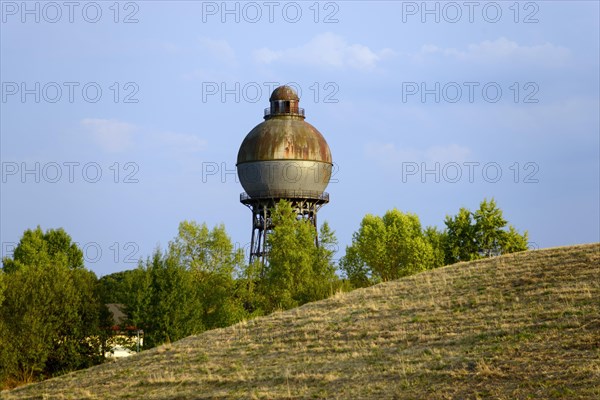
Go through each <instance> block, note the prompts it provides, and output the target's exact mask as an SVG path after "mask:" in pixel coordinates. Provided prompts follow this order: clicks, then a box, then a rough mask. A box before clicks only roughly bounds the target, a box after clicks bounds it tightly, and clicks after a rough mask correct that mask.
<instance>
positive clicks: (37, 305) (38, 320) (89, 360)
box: [0, 227, 102, 382]
mask: <svg viewBox="0 0 600 400" xmlns="http://www.w3.org/2000/svg"><path fill="white" fill-rule="evenodd" d="M3 264H4V267H3V270H4V271H3V273H2V281H3V286H4V287H5V289H4V291H3V296H2V297H3V300H2V307H1V308H0V333H1V337H0V343H1V344H2V346H0V360H1V361H2V363H1V364H2V369H1V370H0V377H1V378H2V379H3V380H4V382H7V381H13V382H30V381H33V380H35V379H37V378H39V377H45V376H53V375H56V374H59V373H62V372H67V371H71V370H74V369H78V368H84V367H87V366H90V365H93V364H96V363H98V362H100V361H101V360H102V354H101V349H100V346H99V343H98V341H96V340H95V339H96V338H97V337H98V330H99V315H100V311H101V307H102V304H101V303H100V300H99V298H98V296H97V293H96V281H97V280H96V276H95V275H94V274H93V273H92V272H90V271H88V270H86V269H85V268H84V267H83V266H82V253H81V251H80V250H79V249H78V248H77V246H76V245H75V244H74V243H72V242H71V238H70V237H69V236H68V235H67V234H66V232H65V231H64V230H62V229H58V230H48V231H47V232H46V233H43V232H42V230H41V229H40V228H39V227H38V228H37V229H36V230H33V231H32V230H27V231H25V233H24V235H23V237H22V238H21V240H20V242H19V244H18V246H17V248H16V249H15V252H14V253H13V258H9V257H7V258H5V259H4V260H3Z"/></svg>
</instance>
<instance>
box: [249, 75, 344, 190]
mask: <svg viewBox="0 0 600 400" xmlns="http://www.w3.org/2000/svg"><path fill="white" fill-rule="evenodd" d="M269 101H270V102H271V106H270V107H269V108H267V109H265V116H264V119H265V120H264V121H263V122H261V123H260V124H258V125H257V126H255V127H254V129H252V130H251V131H250V133H248V135H246V138H245V139H244V140H243V142H242V145H241V146H240V150H239V152H238V157H237V172H238V176H239V178H240V182H241V184H242V186H243V187H244V190H245V191H246V193H247V195H248V196H249V197H250V198H263V197H275V198H298V197H299V198H302V197H306V198H318V197H319V196H321V195H322V194H323V192H324V191H325V188H326V187H327V184H328V183H329V179H330V177H331V169H332V166H333V164H332V160H331V152H330V150H329V146H328V145H327V142H326V141H325V138H324V137H323V135H322V134H321V133H320V132H319V131H318V130H317V129H316V128H315V127H314V126H312V125H311V124H309V123H308V122H306V121H305V120H304V110H303V109H302V108H300V107H298V103H299V98H298V95H297V94H296V92H295V91H294V89H292V88H291V87H289V86H280V87H278V88H276V89H275V90H274V91H273V93H272V94H271V97H270V98H269Z"/></svg>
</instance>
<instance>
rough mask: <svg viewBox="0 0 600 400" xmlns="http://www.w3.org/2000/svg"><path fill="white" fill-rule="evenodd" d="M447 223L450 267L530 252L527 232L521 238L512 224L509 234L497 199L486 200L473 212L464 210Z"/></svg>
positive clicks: (447, 247) (447, 252)
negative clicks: (471, 261)
mask: <svg viewBox="0 0 600 400" xmlns="http://www.w3.org/2000/svg"><path fill="white" fill-rule="evenodd" d="M445 223H446V241H445V243H446V245H445V253H446V257H445V258H446V263H447V264H452V263H455V262H459V261H469V260H475V259H478V258H481V257H492V256H497V255H500V254H506V253H513V252H515V251H524V250H527V241H528V234H527V231H525V232H524V233H523V234H522V235H521V234H519V233H518V232H517V231H516V229H515V228H514V227H513V226H512V225H509V226H508V231H507V230H506V226H507V221H506V220H505V219H504V217H503V215H502V210H501V209H500V208H499V207H498V206H497V204H496V201H495V200H494V199H491V200H489V201H488V200H487V199H484V200H483V201H482V202H481V203H480V205H479V209H478V210H477V211H475V212H474V213H472V212H471V211H469V210H467V209H466V208H461V209H460V210H459V213H458V214H457V215H456V216H454V217H450V216H447V217H446V221H445Z"/></svg>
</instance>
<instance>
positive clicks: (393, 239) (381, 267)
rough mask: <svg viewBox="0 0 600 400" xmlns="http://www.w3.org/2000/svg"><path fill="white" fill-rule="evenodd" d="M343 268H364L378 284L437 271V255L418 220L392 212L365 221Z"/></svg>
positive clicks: (394, 210) (411, 215)
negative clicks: (428, 271) (428, 270)
mask: <svg viewBox="0 0 600 400" xmlns="http://www.w3.org/2000/svg"><path fill="white" fill-rule="evenodd" d="M342 264H343V265H345V269H346V270H347V271H349V270H351V271H361V270H364V267H363V266H362V264H364V265H366V266H367V267H368V268H369V270H370V272H371V275H372V276H374V277H376V279H377V280H381V281H388V280H392V279H397V278H400V277H402V276H406V275H411V274H414V273H417V272H420V271H423V270H426V269H428V268H432V267H434V265H435V254H434V249H433V246H432V245H431V243H430V242H429V241H428V240H427V238H426V237H425V235H424V233H423V230H422V228H421V223H420V221H419V217H417V216H416V215H415V214H410V213H406V214H405V213H402V212H401V211H399V210H397V209H393V210H390V211H387V212H386V213H385V215H384V216H383V217H378V216H375V215H371V214H367V215H366V216H365V217H364V218H363V220H362V222H361V224H360V228H359V230H358V231H357V232H355V233H354V235H353V237H352V245H351V249H347V256H346V257H345V258H344V259H343V261H342ZM363 276H364V275H363ZM361 279H363V278H361Z"/></svg>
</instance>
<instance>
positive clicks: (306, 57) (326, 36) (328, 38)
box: [254, 32, 394, 70]
mask: <svg viewBox="0 0 600 400" xmlns="http://www.w3.org/2000/svg"><path fill="white" fill-rule="evenodd" d="M393 54H394V52H393V51H392V50H391V49H387V48H386V49H382V50H379V51H374V50H371V49H370V48H369V47H367V46H365V45H362V44H348V43H347V42H346V40H345V39H344V38H343V37H342V36H339V35H336V34H334V33H330V32H326V33H322V34H319V35H317V36H315V37H314V38H312V39H311V40H310V41H309V42H308V43H306V44H304V45H301V46H299V47H294V48H289V49H284V50H272V49H269V48H266V47H263V48H261V49H259V50H256V51H255V52H254V58H255V60H256V61H257V62H258V63H261V64H271V63H274V62H283V63H291V64H297V65H310V66H316V67H326V68H336V69H340V68H345V67H350V68H355V69H359V70H372V69H374V68H375V67H376V65H377V63H378V62H380V61H381V60H383V59H385V58H387V57H389V56H391V55H393Z"/></svg>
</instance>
